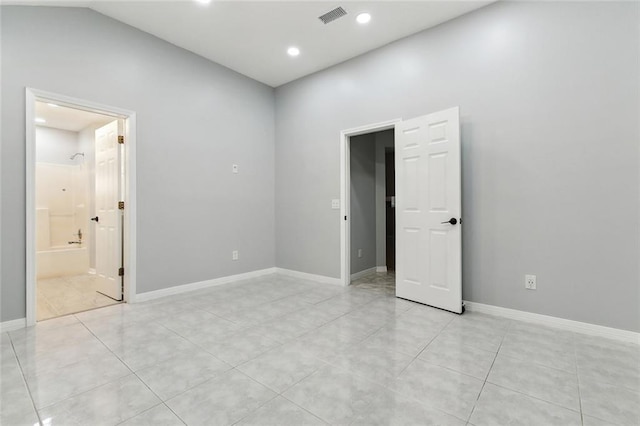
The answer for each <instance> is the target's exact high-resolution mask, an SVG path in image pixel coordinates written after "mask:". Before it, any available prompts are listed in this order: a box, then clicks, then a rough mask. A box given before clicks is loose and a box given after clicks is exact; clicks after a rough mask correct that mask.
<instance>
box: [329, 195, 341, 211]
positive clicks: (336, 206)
mask: <svg viewBox="0 0 640 426" xmlns="http://www.w3.org/2000/svg"><path fill="white" fill-rule="evenodd" d="M331 208H332V209H334V210H338V209H339V208H340V200H339V199H337V198H334V199H333V200H331Z"/></svg>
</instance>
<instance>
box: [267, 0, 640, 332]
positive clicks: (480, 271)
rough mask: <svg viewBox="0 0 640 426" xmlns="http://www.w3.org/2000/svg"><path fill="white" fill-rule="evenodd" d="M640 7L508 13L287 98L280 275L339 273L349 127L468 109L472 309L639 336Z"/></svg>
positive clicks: (467, 257)
mask: <svg viewBox="0 0 640 426" xmlns="http://www.w3.org/2000/svg"><path fill="white" fill-rule="evenodd" d="M638 9H639V5H638V4H637V3H612V2H607V3H596V2H591V3H573V2H564V3H556V2H552V3H551V2H550V3H520V2H500V3H496V4H493V5H491V6H488V7H486V8H483V9H480V10H478V11H476V12H473V13H470V14H468V15H465V16H463V17H460V18H458V19H456V20H453V21H450V22H448V23H445V24H443V25H440V26H438V27H436V28H433V29H430V30H427V31H425V32H422V33H420V34H417V35H414V36H411V37H409V38H406V39H404V40H401V41H398V42H396V43H392V44H391V45H388V46H386V47H384V48H381V49H378V50H376V51H373V52H371V53H370V54H367V55H364V56H361V57H359V58H356V59H354V60H351V61H348V62H345V63H343V64H340V65H338V66H335V67H333V68H330V69H328V70H325V71H322V72H319V73H316V74H314V75H311V76H309V77H306V78H303V79H301V80H298V81H295V82H292V83H290V84H288V85H285V86H282V87H279V88H278V89H277V90H276V116H277V123H276V165H277V168H276V189H277V190H276V206H277V207H276V236H277V239H276V241H277V246H276V247H277V251H276V263H277V266H279V267H283V268H289V269H294V270H298V271H303V272H308V273H312V274H320V275H326V276H331V277H339V276H340V242H339V237H340V213H339V211H337V210H331V209H330V208H329V206H330V199H332V198H338V197H339V194H340V187H339V181H340V170H339V164H340V152H339V146H340V145H339V141H340V139H339V135H340V130H342V129H349V128H353V127H356V126H360V125H365V124H368V123H376V122H380V121H385V120H389V119H392V118H397V117H403V118H411V117H415V116H419V115H423V114H426V113H429V112H434V111H438V110H442V109H445V108H449V107H452V106H456V105H458V106H460V111H461V128H462V162H463V217H464V231H463V280H464V282H463V297H464V298H465V299H466V300H471V301H475V302H480V303H487V304H492V305H497V306H504V307H508V308H513V309H520V310H524V311H530V312H536V313H540V314H548V315H553V316H557V317H562V318H570V319H573V320H577V321H585V322H590V323H595V324H602V325H605V326H611V327H617V328H622V329H628V330H634V331H639V330H640V318H639V317H640V314H639V306H640V296H639V287H640V286H639V285H638V283H639V282H640V277H639V271H638V258H639V255H640V248H639V232H638V229H640V228H639V227H640V223H639V221H640V212H639V206H638V201H639V200H638V198H639V197H638V196H639V193H640V191H639V180H638V169H639V164H638V162H639V161H638V160H639V151H638V149H639V143H638V141H639V137H640V129H639V128H638V116H639V113H640V105H639V103H640V102H639V100H640V96H639V95H640V93H639V81H638V80H639V76H640V67H639V64H638V58H639V47H640V46H639V40H638V34H639V27H638V25H639V22H640V16H639V10H638ZM525 274H536V275H537V276H538V290H537V291H529V290H525V288H524V275H525Z"/></svg>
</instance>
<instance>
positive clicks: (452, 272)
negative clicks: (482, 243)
mask: <svg viewBox="0 0 640 426" xmlns="http://www.w3.org/2000/svg"><path fill="white" fill-rule="evenodd" d="M395 153H396V160H395V166H396V296H398V297H402V298H404V299H409V300H413V301H416V302H420V303H424V304H427V305H431V306H435V307H437V308H442V309H446V310H448V311H452V312H456V313H461V312H462V239H461V236H462V227H461V215H462V210H461V205H462V202H461V178H460V124H459V111H458V108H457V107H456V108H451V109H447V110H444V111H440V112H437V113H434V114H429V115H425V116H422V117H417V118H414V119H411V120H406V121H403V122H401V123H399V124H398V125H396V129H395Z"/></svg>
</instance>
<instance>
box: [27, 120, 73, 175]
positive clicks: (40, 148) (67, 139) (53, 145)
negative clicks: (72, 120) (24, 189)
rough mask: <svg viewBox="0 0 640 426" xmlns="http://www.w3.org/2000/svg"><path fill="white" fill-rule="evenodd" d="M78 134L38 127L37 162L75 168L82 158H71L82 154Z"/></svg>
mask: <svg viewBox="0 0 640 426" xmlns="http://www.w3.org/2000/svg"><path fill="white" fill-rule="evenodd" d="M78 136H79V135H78V133H77V132H71V131H69V130H61V129H52V128H50V127H43V126H36V162H38V163H51V164H64V165H68V166H75V165H76V164H80V161H81V160H82V157H80V158H78V157H76V159H75V160H72V159H71V158H70V157H71V156H72V155H73V154H75V153H76V152H81V151H82V150H81V147H80V142H79V140H78Z"/></svg>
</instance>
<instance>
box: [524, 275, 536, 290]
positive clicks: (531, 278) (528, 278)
mask: <svg viewBox="0 0 640 426" xmlns="http://www.w3.org/2000/svg"><path fill="white" fill-rule="evenodd" d="M524 288H526V289H528V290H535V289H536V288H537V284H536V276H535V275H525V276H524Z"/></svg>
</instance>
